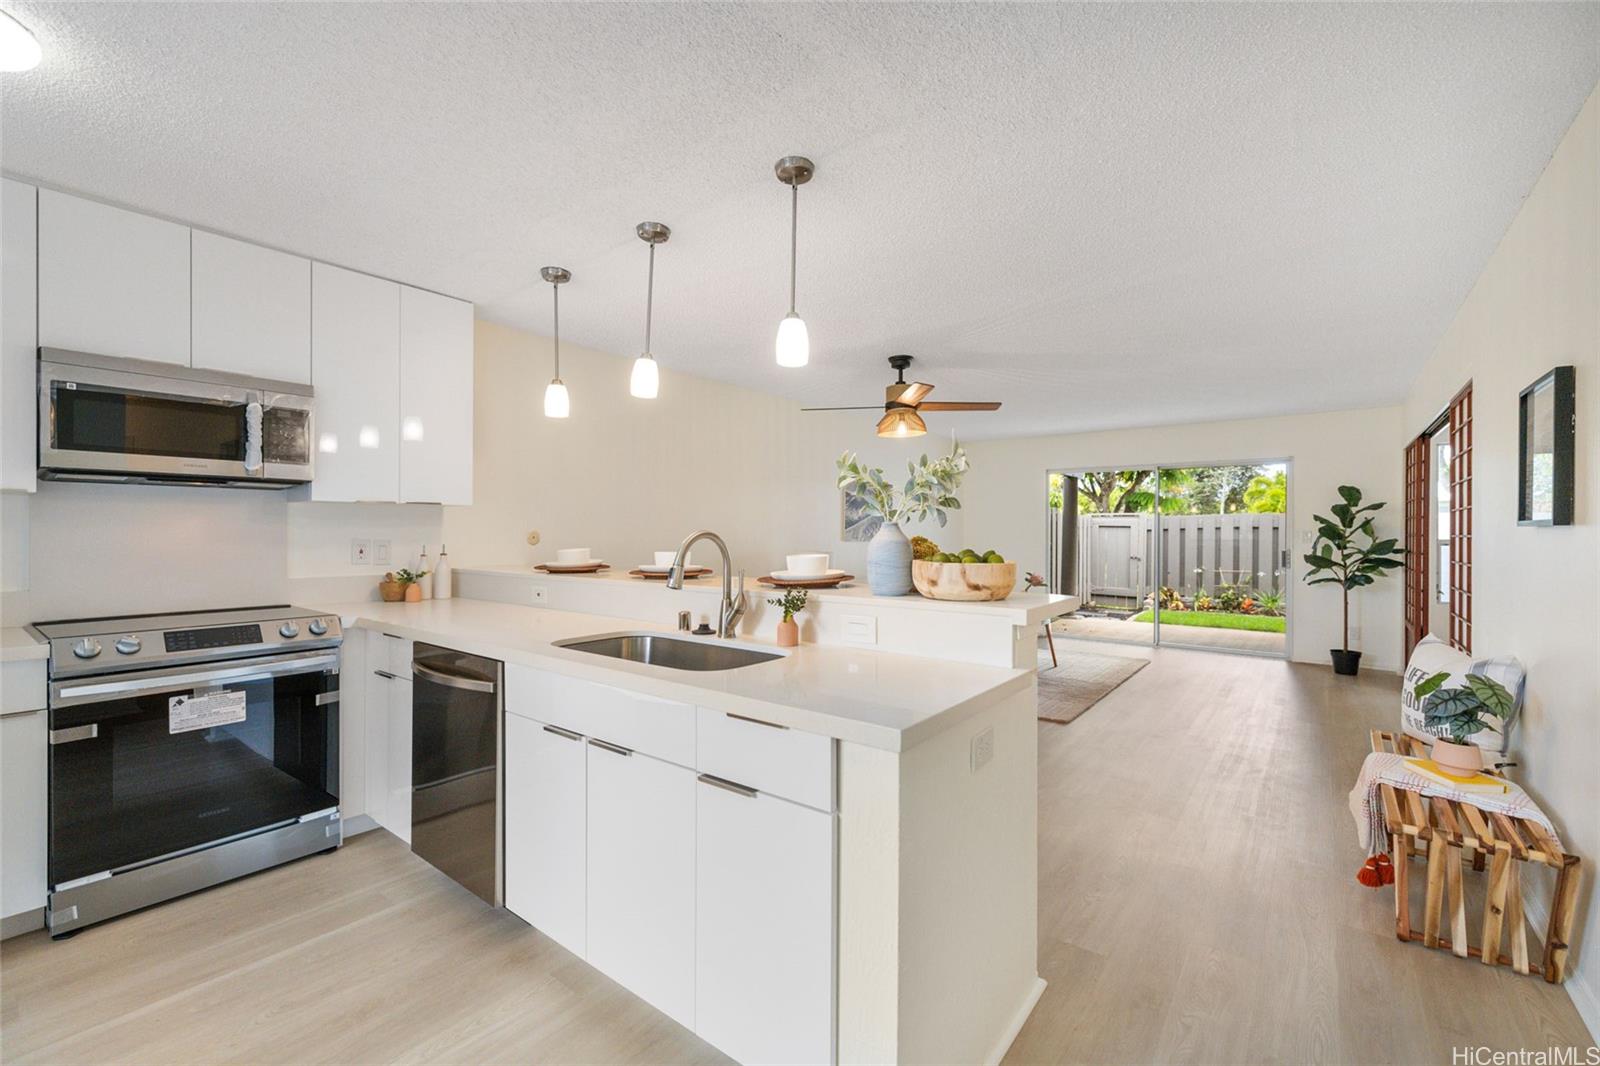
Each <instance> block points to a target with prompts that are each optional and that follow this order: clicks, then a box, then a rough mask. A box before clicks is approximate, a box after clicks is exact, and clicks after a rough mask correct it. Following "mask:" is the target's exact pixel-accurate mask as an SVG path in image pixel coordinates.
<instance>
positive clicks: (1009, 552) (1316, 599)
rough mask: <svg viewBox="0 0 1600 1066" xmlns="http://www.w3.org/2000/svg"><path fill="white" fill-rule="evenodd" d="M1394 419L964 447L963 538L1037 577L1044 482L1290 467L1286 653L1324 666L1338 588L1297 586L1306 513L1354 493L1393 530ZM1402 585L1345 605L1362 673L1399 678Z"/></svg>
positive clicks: (1354, 414)
mask: <svg viewBox="0 0 1600 1066" xmlns="http://www.w3.org/2000/svg"><path fill="white" fill-rule="evenodd" d="M1400 440H1401V433H1400V410H1399V408H1395V407H1386V408H1375V409H1372V410H1365V411H1338V412H1333V413H1329V414H1316V415H1295V416H1292V417H1285V418H1259V419H1249V420H1244V421H1235V422H1208V423H1196V424H1192V425H1183V426H1156V427H1153V428H1148V429H1125V430H1112V431H1107V432H1102V433H1079V434H1071V435H1066V436H1057V437H1024V438H1017V439H1012V440H991V441H974V442H973V443H972V444H970V445H968V447H967V450H968V452H970V454H971V457H972V467H973V470H974V471H975V476H974V477H973V479H972V488H971V489H970V490H969V492H968V494H967V497H966V499H965V500H964V501H963V503H964V504H965V511H964V514H965V516H966V523H967V535H968V538H969V539H971V540H973V541H976V542H979V543H981V544H983V545H987V546H992V547H994V548H996V549H997V550H999V551H1000V552H1001V553H1002V554H1003V555H1005V556H1006V558H1008V559H1015V560H1017V561H1018V562H1020V563H1022V564H1023V566H1024V567H1025V568H1026V569H1029V570H1033V571H1036V572H1038V573H1044V571H1045V517H1046V507H1045V474H1046V472H1047V471H1049V470H1058V469H1072V468H1077V467H1095V466H1106V467H1132V466H1139V465H1141V464H1155V463H1165V464H1168V465H1171V464H1177V463H1184V464H1188V463H1229V462H1244V461H1247V460H1254V459H1288V460H1289V461H1290V463H1291V466H1290V470H1289V522H1290V526H1291V528H1292V529H1293V530H1294V535H1293V537H1292V538H1291V553H1290V554H1291V565H1292V568H1293V572H1294V580H1293V582H1291V585H1290V589H1289V637H1290V641H1291V649H1290V653H1291V656H1292V657H1293V658H1294V659H1296V660H1298V661H1301V662H1314V663H1326V662H1327V661H1328V649H1329V648H1336V647H1339V645H1340V605H1339V593H1338V590H1337V589H1336V588H1333V587H1331V586H1325V585H1320V586H1316V587H1310V586H1306V585H1304V584H1301V583H1300V578H1301V574H1302V571H1303V570H1304V568H1305V567H1304V564H1303V563H1301V562H1300V556H1302V555H1304V554H1305V553H1306V551H1307V550H1309V543H1308V541H1307V540H1306V536H1307V534H1308V533H1309V532H1310V531H1311V530H1312V529H1313V528H1314V527H1313V526H1312V523H1311V515H1312V512H1313V511H1317V512H1322V513H1326V509H1327V507H1328V506H1329V505H1330V504H1332V503H1334V502H1335V501H1337V500H1338V494H1337V493H1338V487H1339V486H1340V485H1344V484H1350V485H1356V486H1358V487H1360V488H1361V490H1362V491H1363V492H1364V493H1365V494H1366V496H1367V498H1368V499H1370V500H1384V501H1387V503H1388V505H1389V506H1388V507H1387V508H1385V509H1384V511H1382V512H1380V515H1379V519H1378V523H1377V524H1378V530H1379V533H1380V535H1388V536H1399V535H1400V532H1401V528H1400V525H1401V517H1402V516H1401V514H1400V493H1401V463H1400ZM1400 604H1401V587H1400V581H1399V579H1398V577H1391V578H1389V579H1388V580H1385V581H1382V582H1380V583H1378V584H1377V585H1374V586H1372V587H1371V588H1369V589H1365V590H1362V591H1361V592H1359V593H1357V594H1355V595H1354V596H1353V597H1352V598H1351V606H1350V624H1351V626H1352V628H1355V627H1359V628H1360V636H1359V638H1358V637H1355V636H1352V639H1351V647H1353V648H1359V649H1360V650H1361V651H1362V652H1363V658H1362V665H1363V666H1364V667H1368V668H1371V669H1377V670H1395V669H1398V667H1399V665H1400V652H1401V643H1400V642H1401V630H1400Z"/></svg>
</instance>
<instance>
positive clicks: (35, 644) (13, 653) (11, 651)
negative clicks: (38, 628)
mask: <svg viewBox="0 0 1600 1066" xmlns="http://www.w3.org/2000/svg"><path fill="white" fill-rule="evenodd" d="M48 658H50V645H48V644H41V643H39V641H37V640H35V639H33V634H31V633H29V632H28V631H27V630H26V629H22V628H20V627H10V626H7V627H6V628H4V629H0V663H15V662H21V661H23V660H24V659H48Z"/></svg>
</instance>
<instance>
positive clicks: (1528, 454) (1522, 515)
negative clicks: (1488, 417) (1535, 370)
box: [1517, 366, 1577, 526]
mask: <svg viewBox="0 0 1600 1066" xmlns="http://www.w3.org/2000/svg"><path fill="white" fill-rule="evenodd" d="M1574 379H1575V374H1574V373H1573V369H1572V367H1570V366H1558V367H1556V368H1554V369H1553V370H1551V371H1550V372H1549V373H1547V374H1545V375H1544V376H1543V377H1541V378H1540V379H1539V380H1538V381H1535V382H1534V383H1533V384H1532V385H1529V386H1528V387H1527V388H1525V389H1523V390H1522V393H1521V395H1520V397H1519V398H1518V410H1517V423H1518V427H1519V428H1518V432H1517V438H1518V447H1517V524H1518V525H1524V526H1570V525H1571V524H1572V511H1573V506H1572V503H1573V501H1572V466H1573V462H1572V460H1573V431H1574V426H1573V422H1574V419H1575V417H1576V412H1577V407H1576V399H1575V397H1574V396H1573V384H1574Z"/></svg>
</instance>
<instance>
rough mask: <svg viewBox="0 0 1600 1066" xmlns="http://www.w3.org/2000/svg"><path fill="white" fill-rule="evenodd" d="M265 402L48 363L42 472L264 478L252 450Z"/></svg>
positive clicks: (42, 389) (43, 378)
mask: <svg viewBox="0 0 1600 1066" xmlns="http://www.w3.org/2000/svg"><path fill="white" fill-rule="evenodd" d="M143 365H148V364H143ZM257 399H258V394H257V393H255V392H254V391H252V390H250V389H247V388H245V387H242V386H239V385H231V384H223V383H221V382H213V381H189V380H185V379H183V378H178V377H161V376H159V375H157V374H152V373H142V372H130V371H128V370H124V369H110V368H107V367H102V366H78V365H73V364H70V363H52V362H49V361H47V360H44V359H41V360H40V363H39V466H40V467H41V468H42V469H46V470H59V471H71V472H94V473H107V474H127V475H140V474H151V475H159V476H169V477H195V478H248V477H260V476H261V474H262V464H261V460H260V459H259V458H257V457H255V456H254V455H252V454H250V453H251V452H252V451H253V450H252V449H250V448H248V447H247V446H248V445H249V444H250V443H252V430H253V425H252V423H253V422H254V423H256V424H259V421H260V418H261V408H260V405H259V403H256V406H255V409H254V412H252V410H251V405H252V403H255V402H256V401H257ZM254 440H256V441H259V437H256V438H254ZM252 460H253V468H252V462H251V461H252Z"/></svg>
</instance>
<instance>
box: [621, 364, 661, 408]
mask: <svg viewBox="0 0 1600 1066" xmlns="http://www.w3.org/2000/svg"><path fill="white" fill-rule="evenodd" d="M660 392H661V370H660V368H659V367H657V366H656V357H655V356H653V355H651V354H650V353H649V352H645V353H644V354H643V355H641V356H639V358H637V359H635V360H634V361H633V374H632V375H631V376H630V377H629V378H628V393H629V394H630V395H632V396H636V397H638V398H639V399H641V400H653V399H655V398H656V396H657V395H659V394H660Z"/></svg>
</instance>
